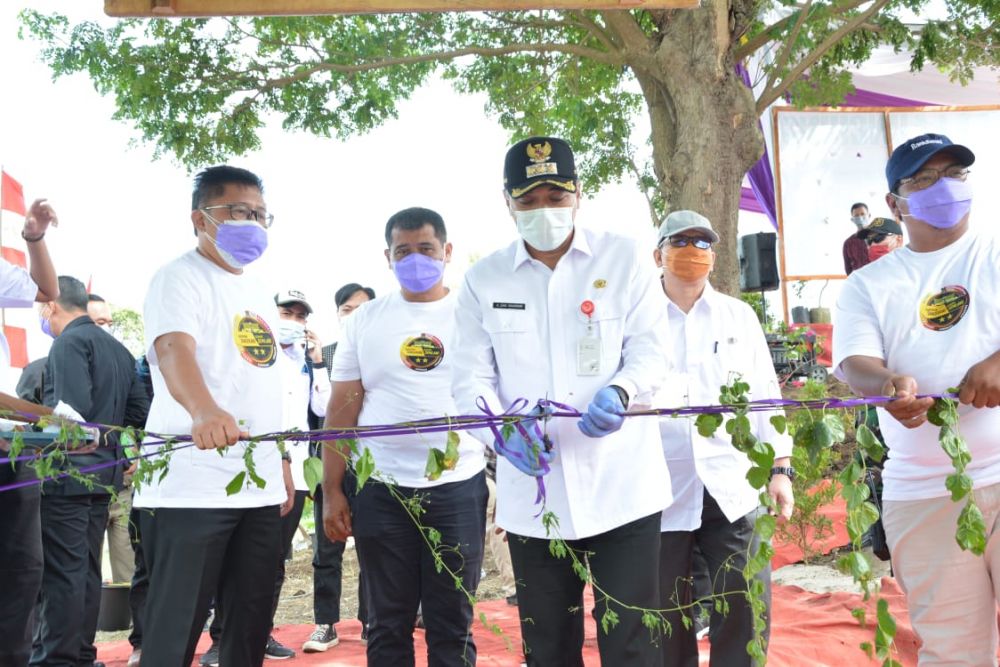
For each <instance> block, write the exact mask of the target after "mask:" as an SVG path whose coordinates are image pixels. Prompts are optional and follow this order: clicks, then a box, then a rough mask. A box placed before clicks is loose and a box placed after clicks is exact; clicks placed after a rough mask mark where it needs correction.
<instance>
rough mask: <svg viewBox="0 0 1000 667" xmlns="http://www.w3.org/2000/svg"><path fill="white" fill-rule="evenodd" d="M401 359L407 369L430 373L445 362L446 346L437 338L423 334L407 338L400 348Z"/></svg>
mask: <svg viewBox="0 0 1000 667" xmlns="http://www.w3.org/2000/svg"><path fill="white" fill-rule="evenodd" d="M399 357H400V359H402V360H403V363H404V364H406V367H407V368H409V369H411V370H414V371H420V372H424V371H429V370H431V369H433V368H437V367H438V366H440V365H441V362H442V361H443V360H444V345H443V344H442V343H441V339H440V338H438V337H437V336H432V335H430V334H426V333H422V334H420V335H419V336H414V337H412V338H407V339H406V341H405V342H404V343H403V346H402V347H400V348H399Z"/></svg>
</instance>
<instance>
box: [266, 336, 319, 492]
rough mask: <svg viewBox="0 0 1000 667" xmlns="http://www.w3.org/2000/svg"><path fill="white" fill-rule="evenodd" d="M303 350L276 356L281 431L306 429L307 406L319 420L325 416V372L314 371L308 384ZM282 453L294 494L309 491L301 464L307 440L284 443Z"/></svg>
mask: <svg viewBox="0 0 1000 667" xmlns="http://www.w3.org/2000/svg"><path fill="white" fill-rule="evenodd" d="M306 363H308V362H307V361H306V356H305V351H304V350H303V349H302V348H301V347H300V346H298V345H293V346H292V347H288V348H282V353H281V354H280V355H278V366H280V367H281V373H282V384H281V386H282V396H283V401H282V406H281V408H282V425H283V426H282V430H285V431H290V430H292V429H296V428H297V429H298V430H300V431H308V430H309V417H308V411H307V409H306V407H307V406H308V407H309V408H311V409H312V411H313V412H314V413H315V414H316V415H318V416H320V417H322V416H324V415H326V402H327V400H328V399H329V398H330V383H329V382H327V381H326V379H327V375H326V369H325V368H317V369H315V370H314V372H313V383H312V386H310V384H309V370H308V369H307V368H306ZM285 451H287V452H288V453H289V454H290V455H291V457H292V465H291V468H292V481H293V482H295V490H296V491H309V490H310V489H309V487H308V486H307V485H306V478H305V470H304V465H305V461H306V459H308V458H309V443H308V442H306V441H301V442H294V441H292V440H288V441H286V442H285Z"/></svg>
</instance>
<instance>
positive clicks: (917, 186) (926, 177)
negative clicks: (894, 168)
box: [899, 164, 969, 190]
mask: <svg viewBox="0 0 1000 667" xmlns="http://www.w3.org/2000/svg"><path fill="white" fill-rule="evenodd" d="M942 176H944V177H945V178H953V179H955V180H957V181H964V180H965V179H967V178H968V177H969V170H968V169H967V168H965V167H963V166H962V165H960V164H953V165H951V166H950V167H945V168H944V169H934V168H932V167H927V168H926V169H921V170H920V171H918V172H917V173H916V174H914V175H913V176H910V177H908V178H901V179H899V184H900V185H901V186H902V185H909V186H911V187H912V188H913V189H914V190H925V189H927V188H929V187H931V186H932V185H934V184H935V183H937V182H938V181H939V180H941V177H942Z"/></svg>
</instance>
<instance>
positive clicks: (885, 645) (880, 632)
mask: <svg viewBox="0 0 1000 667" xmlns="http://www.w3.org/2000/svg"><path fill="white" fill-rule="evenodd" d="M875 607H876V611H875V618H876V626H875V653H876V655H878V656H879V657H880V658H884V657H886V656H887V655H888V652H889V647H890V646H892V641H893V639H895V637H896V619H894V618H893V617H892V614H890V613H889V602H888V601H887V600H886V599H885V598H879V600H878V603H877V604H876V606H875Z"/></svg>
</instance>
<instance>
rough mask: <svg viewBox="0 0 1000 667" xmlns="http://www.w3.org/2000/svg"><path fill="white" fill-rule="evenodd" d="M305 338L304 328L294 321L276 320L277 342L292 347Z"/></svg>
mask: <svg viewBox="0 0 1000 667" xmlns="http://www.w3.org/2000/svg"><path fill="white" fill-rule="evenodd" d="M305 337H306V326H305V325H304V324H302V323H301V322H296V321H295V320H278V342H279V343H281V344H282V345H292V344H294V343H296V342H298V341H300V340H302V339H304V338H305Z"/></svg>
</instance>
